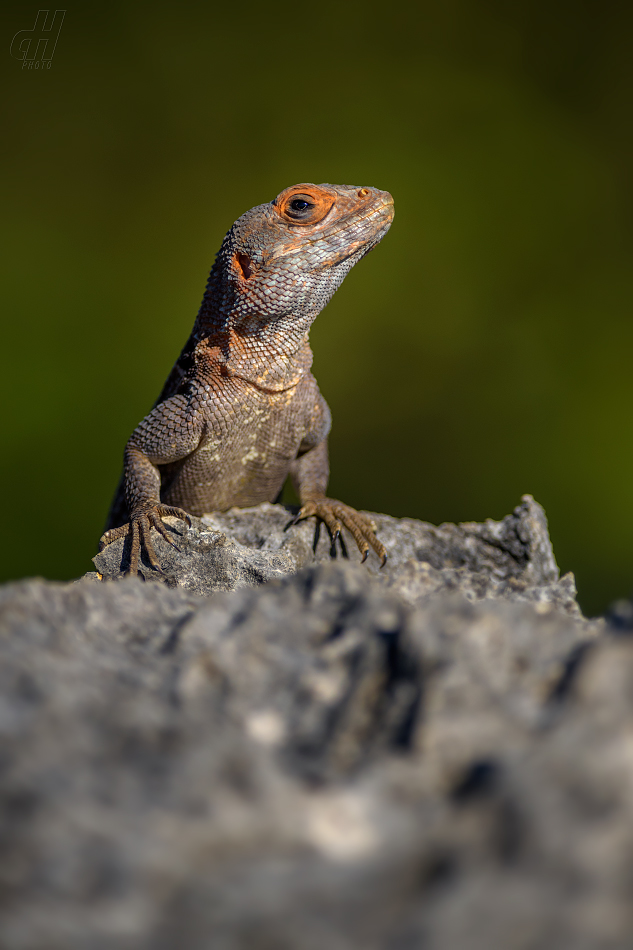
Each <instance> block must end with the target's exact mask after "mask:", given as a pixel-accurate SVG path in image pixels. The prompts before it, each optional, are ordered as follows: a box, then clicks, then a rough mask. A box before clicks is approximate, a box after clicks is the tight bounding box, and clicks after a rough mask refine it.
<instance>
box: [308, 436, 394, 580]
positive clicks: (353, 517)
mask: <svg viewBox="0 0 633 950" xmlns="http://www.w3.org/2000/svg"><path fill="white" fill-rule="evenodd" d="M329 474H330V466H329V462H328V450H327V438H325V439H323V440H322V441H321V442H319V443H318V444H317V445H316V446H314V448H312V449H309V450H308V451H307V452H306V453H305V454H304V455H300V456H299V457H298V458H297V459H295V461H294V462H293V463H292V465H291V467H290V476H291V478H292V482H293V485H294V487H295V491H296V492H297V494H298V496H299V501H300V502H301V510H300V511H299V512H298V513H297V515H296V516H295V518H293V520H292V521H291V522H290V524H291V525H292V524H296V523H297V522H298V521H302V520H303V519H304V518H311V517H313V516H314V517H316V518H318V519H319V521H323V522H325V525H326V527H327V529H328V531H329V532H330V537H331V539H332V550H333V551H335V550H336V549H335V544H336V540H337V538H339V537H340V535H341V528H342V527H345V528H347V530H348V531H349V532H350V534H351V535H352V537H353V538H354V540H355V541H356V544H357V545H358V550H359V551H360V553H361V554H362V561H361V563H362V562H364V561H365V560H366V559H367V555H368V554H369V550H370V548H373V550H374V551H375V552H376V554H377V555H378V557H379V558H380V559H381V567H384V565H385V564H386V562H387V551H386V549H385V546H384V544H382V543H381V542H380V541H379V540H378V538H377V537H376V526H375V525H374V524H373V522H371V521H370V520H369V518H367V517H366V515H362V514H361V513H360V512H359V511H356V510H355V509H354V508H350V506H349V505H346V504H344V503H343V502H342V501H337V500H336V499H335V498H328V497H327V496H326V494H325V492H326V488H327V483H328V478H329Z"/></svg>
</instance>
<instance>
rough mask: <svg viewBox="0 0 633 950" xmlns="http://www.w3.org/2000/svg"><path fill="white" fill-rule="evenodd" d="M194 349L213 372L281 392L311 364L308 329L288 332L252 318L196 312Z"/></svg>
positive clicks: (293, 383)
mask: <svg viewBox="0 0 633 950" xmlns="http://www.w3.org/2000/svg"><path fill="white" fill-rule="evenodd" d="M194 336H195V338H196V351H197V352H198V353H199V354H200V355H201V356H202V355H203V356H204V362H205V363H206V364H207V365H208V366H209V368H210V369H211V371H212V372H215V373H220V375H222V376H225V377H226V376H237V377H239V378H240V379H244V380H246V381H247V382H249V383H252V384H253V385H255V386H257V387H258V388H260V389H265V390H269V391H271V392H281V391H283V390H286V389H290V388H292V387H293V386H296V385H297V383H298V382H299V381H300V379H301V378H302V377H303V376H305V374H306V373H308V372H309V370H310V367H311V366H312V350H311V349H310V342H309V340H308V333H307V331H306V332H304V333H302V334H298V333H297V332H296V329H295V332H294V333H288V332H287V328H286V327H279V328H274V327H273V328H271V327H270V325H268V324H258V322H255V321H253V320H248V321H247V320H245V319H244V318H243V317H242V318H241V319H239V320H231V319H226V318H224V317H220V315H217V316H216V318H215V319H209V315H208V314H207V315H205V317H204V318H203V319H201V318H200V315H198V319H197V321H196V325H195V328H194Z"/></svg>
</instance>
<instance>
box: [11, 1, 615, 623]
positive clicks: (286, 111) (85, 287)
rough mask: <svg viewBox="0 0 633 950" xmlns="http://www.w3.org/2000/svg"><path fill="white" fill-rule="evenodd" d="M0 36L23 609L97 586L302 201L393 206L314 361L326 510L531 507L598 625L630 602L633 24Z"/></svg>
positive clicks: (599, 16) (474, 13)
mask: <svg viewBox="0 0 633 950" xmlns="http://www.w3.org/2000/svg"><path fill="white" fill-rule="evenodd" d="M36 11H37V6H29V5H27V4H19V5H17V4H16V5H11V4H5V5H4V8H3V12H2V22H3V34H4V50H5V51H4V54H3V57H2V61H3V74H4V84H5V86H4V88H5V93H4V96H3V98H2V110H3V113H4V115H3V129H4V132H5V136H4V141H5V149H4V151H3V156H2V163H3V166H4V167H3V175H2V179H3V186H2V187H3V191H4V195H3V201H2V205H3V211H4V214H3V232H2V235H3V240H2V269H3V277H4V279H3V292H2V299H3V301H4V319H3V328H2V337H1V344H0V352H1V353H2V370H1V374H0V386H1V387H2V404H3V414H2V419H3V425H2V443H1V444H2V455H3V462H2V467H1V469H0V470H1V472H2V497H3V502H4V503H3V519H2V520H3V534H4V538H5V540H4V543H3V544H2V545H1V553H0V559H1V563H0V575H1V577H2V579H8V578H15V577H21V576H24V575H31V574H39V575H43V576H45V577H50V578H70V577H74V576H77V575H79V574H81V573H83V572H84V571H86V570H88V569H90V567H91V564H90V557H91V556H92V555H93V554H94V552H95V549H96V543H97V539H98V537H99V534H100V532H101V529H102V526H103V522H104V519H105V516H106V512H107V508H108V505H109V502H110V498H111V495H112V493H113V490H114V488H115V485H116V482H117V479H118V475H119V468H120V462H121V454H122V450H123V446H124V444H125V441H126V439H127V437H128V435H129V434H130V432H131V431H132V429H133V428H134V427H135V426H136V424H137V423H138V422H139V420H140V419H141V418H142V416H143V415H144V414H145V413H146V412H147V411H148V410H149V408H150V407H151V405H152V403H153V401H154V399H155V397H156V395H157V394H158V392H159V390H160V388H161V386H162V383H163V382H164V379H165V377H166V375H167V373H168V371H169V369H170V367H171V365H172V363H173V361H174V359H175V358H176V356H177V355H178V353H179V351H180V347H181V345H182V344H183V342H184V340H185V338H186V336H187V334H188V332H189V330H190V328H191V325H192V323H193V320H194V317H195V314H196V311H197V308H198V305H199V302H200V299H201V296H202V291H203V288H204V283H205V280H206V276H207V272H208V269H209V267H210V265H211V262H212V260H213V256H214V254H215V252H216V250H217V248H218V246H219V244H220V242H221V240H222V237H223V235H224V233H225V231H226V230H227V229H228V227H229V226H230V225H231V223H232V222H233V220H234V219H235V218H236V217H237V216H238V215H239V214H241V213H242V212H243V211H245V210H246V209H248V208H250V207H251V206H253V205H255V204H259V203H261V202H263V201H267V200H270V199H271V198H273V197H274V195H275V194H276V193H277V192H279V191H280V190H281V189H282V188H284V187H285V186H287V185H290V184H293V183H295V182H301V181H313V182H322V181H330V182H344V183H349V184H358V185H377V186H378V187H380V188H386V189H388V190H390V191H391V192H392V194H393V195H394V198H395V203H396V218H395V222H394V225H393V227H392V229H391V232H390V233H389V235H388V236H387V238H386V239H385V241H384V242H383V244H381V246H380V247H379V248H378V249H377V250H376V251H375V252H374V253H372V254H371V255H370V256H369V257H368V258H367V259H365V260H364V261H362V262H361V263H360V264H359V265H358V266H357V267H356V268H355V269H354V271H353V272H352V273H351V275H350V276H349V277H348V278H347V280H346V281H345V284H344V285H343V287H342V289H341V290H340V291H339V293H338V294H337V295H336V296H335V298H334V300H333V301H332V303H331V304H330V305H329V306H328V308H327V310H326V311H325V313H324V314H322V316H321V317H319V319H318V320H317V322H316V324H315V326H314V329H313V331H312V343H313V348H314V351H315V373H316V376H317V378H318V380H319V383H320V385H321V389H322V391H323V393H324V395H325V396H326V398H327V400H328V401H329V403H330V406H331V408H332V412H333V417H334V427H333V432H332V437H331V458H332V478H331V483H330V489H331V493H332V494H333V495H334V496H338V497H341V498H343V499H345V500H346V501H347V502H349V503H350V504H352V505H355V506H356V507H359V508H368V509H372V510H377V511H385V512H389V513H390V514H393V515H398V516H401V515H409V516H413V517H416V518H422V519H424V520H427V521H431V522H435V523H437V522H441V521H447V520H449V521H463V520H482V519H485V518H486V517H492V518H500V517H502V516H503V515H505V514H507V513H508V512H509V511H511V510H512V508H513V507H514V506H515V505H516V504H517V503H518V501H519V499H520V496H521V494H522V493H524V492H531V493H532V494H533V495H534V496H535V498H536V499H537V500H538V501H540V502H541V503H542V504H543V505H544V506H545V509H546V511H547V514H548V517H549V521H550V529H551V534H552V538H553V541H554V548H555V552H556V555H557V558H558V561H559V564H560V566H561V569H563V570H573V571H574V572H575V573H576V577H577V582H578V586H579V591H580V601H581V603H582V605H583V607H584V608H585V609H586V610H587V611H589V612H590V613H596V612H599V611H601V610H602V609H604V607H605V606H606V605H607V603H608V602H609V601H610V600H611V599H613V598H614V597H617V596H621V595H624V594H628V593H629V592H630V591H631V589H632V588H633V491H632V487H633V486H632V481H633V479H632V478H631V470H632V467H633V443H632V439H631V430H632V424H631V415H632V413H633V373H632V372H631V348H632V343H633V322H632V320H631V303H632V302H633V277H632V268H631V244H632V243H633V242H632V230H633V229H632V224H631V221H632V215H631V211H632V207H631V206H632V189H631V177H630V168H631V163H630V159H631V144H632V133H631V94H632V92H633V80H632V72H631V52H630V50H631V35H632V33H631V30H632V27H633V22H632V21H633V14H632V11H633V7H631V6H630V5H626V4H623V3H608V2H600V3H597V2H595V3H589V2H582V0H576V2H574V3H571V2H563V3H560V2H559V3H557V4H552V3H551V0H548V2H544V0H530V2H527V0H519V2H514V3H512V4H510V3H500V2H496V0H442V2H441V3H438V2H436V3H424V2H423V3H420V4H418V5H416V6H415V7H413V6H410V7H407V6H406V5H400V4H386V3H385V4H381V5H379V6H375V7H372V6H370V5H367V4H357V3H347V4H341V3H329V2H325V3H320V4H318V5H314V6H310V7H307V6H306V7H302V6H299V5H290V4H285V5H284V4H273V5H265V4H254V3H250V4H249V3H242V4H239V5H232V6H231V5H223V6H219V5H218V6H215V5H214V6H212V5H209V4H205V5H201V4H194V3H187V2H181V3H179V4H177V5H176V4H163V3H151V4H149V3H148V4H142V3H135V4H128V5H125V6H119V5H117V4H112V3H109V4H102V5H101V6H100V7H99V8H96V7H95V8H94V9H92V10H90V9H89V8H84V9H78V8H72V7H71V8H69V9H68V12H67V14H66V19H65V22H64V25H63V27H62V31H61V34H60V37H59V42H58V45H57V49H56V52H55V55H54V59H53V63H52V67H51V69H50V70H47V71H44V72H42V71H30V72H29V71H26V70H23V69H22V68H21V67H22V64H21V63H20V62H19V61H17V60H15V59H12V58H11V57H10V56H9V46H10V42H11V38H12V36H13V35H14V34H15V33H16V32H17V31H18V30H22V29H30V28H31V27H32V26H33V23H34V20H35V14H36Z"/></svg>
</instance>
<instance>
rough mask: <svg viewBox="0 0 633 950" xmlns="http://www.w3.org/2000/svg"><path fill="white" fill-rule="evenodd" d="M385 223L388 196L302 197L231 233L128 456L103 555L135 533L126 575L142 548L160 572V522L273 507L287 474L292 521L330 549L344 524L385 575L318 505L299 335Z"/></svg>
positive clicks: (308, 191) (321, 428)
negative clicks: (295, 506) (315, 528)
mask: <svg viewBox="0 0 633 950" xmlns="http://www.w3.org/2000/svg"><path fill="white" fill-rule="evenodd" d="M392 220H393V199H392V198H391V195H390V194H389V193H388V192H386V191H379V190H378V189H377V188H360V187H356V186H351V185H312V184H301V185H294V186H292V187H291V188H287V189H286V190H285V191H282V192H281V194H280V195H278V196H277V198H275V200H274V201H272V202H270V203H269V204H263V205H259V206H258V207H256V208H252V209H251V210H250V211H247V212H246V214H243V215H242V216H241V218H238V220H237V221H236V222H235V224H234V225H233V227H232V228H231V230H230V231H229V232H228V234H227V235H226V237H225V238H224V241H223V243H222V247H221V248H220V250H219V252H218V255H217V257H216V260H215V263H214V265H213V268H212V270H211V274H210V275H209V280H208V282H207V287H206V291H205V294H204V298H203V301H202V305H201V307H200V311H199V313H198V317H197V319H196V323H195V325H194V328H193V331H192V333H191V336H190V337H189V340H188V341H187V343H186V344H185V347H184V349H183V351H182V353H181V354H180V357H179V359H178V361H177V362H176V364H175V366H174V368H173V370H172V372H171V374H170V376H169V379H168V380H167V382H166V384H165V387H164V389H163V392H162V393H161V395H160V398H159V399H158V402H157V403H156V405H155V406H154V408H153V410H152V411H151V412H150V413H149V415H148V416H146V417H145V418H144V419H143V421H142V422H141V423H140V425H139V426H138V428H137V429H135V431H134V432H133V433H132V435H131V437H130V440H129V442H128V443H127V446H126V449H125V463H124V471H123V478H122V482H121V485H120V487H119V492H118V494H117V496H116V497H115V499H114V502H113V505H112V509H111V511H110V517H109V520H108V528H109V530H107V531H106V533H105V534H104V535H103V537H102V538H101V548H103V547H104V546H105V545H106V544H109V543H110V542H111V541H114V540H115V539H116V538H120V537H124V536H126V535H127V534H129V533H131V535H132V544H131V556H130V573H133V574H135V573H137V571H138V562H139V556H140V552H141V546H142V547H143V548H144V549H145V552H146V555H147V558H148V560H149V562H150V564H151V565H152V567H154V568H155V569H156V570H160V564H159V561H158V558H157V557H156V554H155V552H154V549H153V546H152V542H151V537H150V529H151V528H152V527H154V528H155V529H156V530H157V531H158V532H159V533H160V534H161V535H162V536H163V537H164V538H165V540H166V541H169V543H170V544H173V543H174V541H173V538H172V536H171V534H170V533H169V532H168V531H167V529H166V526H165V525H164V524H163V522H162V520H161V519H162V517H163V516H164V515H175V516H176V517H178V518H183V519H185V520H188V514H187V513H188V512H189V513H191V514H195V515H203V514H204V513H205V512H208V511H222V510H225V509H227V508H230V507H232V506H233V505H237V506H242V507H246V506H250V505H258V504H260V502H263V501H274V500H275V499H276V498H277V496H278V494H279V492H280V490H281V488H282V486H283V484H284V481H285V480H286V478H287V476H288V475H290V476H291V478H292V480H293V482H294V485H295V488H296V490H297V494H298V495H299V499H300V501H301V506H302V507H301V510H300V511H299V514H298V515H297V517H296V518H295V519H294V521H295V522H296V521H298V520H301V519H303V518H310V517H312V516H314V517H316V518H317V519H318V521H317V524H320V522H321V521H323V522H325V524H326V526H327V528H328V530H329V532H330V535H331V537H332V542H333V544H334V542H335V540H336V538H337V537H338V536H339V535H340V531H341V526H342V525H344V526H345V527H346V528H347V529H348V530H349V531H350V532H351V534H352V536H353V537H354V539H355V541H356V543H357V545H358V548H359V550H360V552H361V554H362V555H363V560H364V559H365V558H366V557H367V553H368V551H369V549H370V547H371V548H373V550H374V551H375V552H376V554H377V555H378V556H379V557H380V558H382V560H383V563H384V560H385V559H386V552H385V549H384V546H383V545H382V544H381V543H380V541H379V540H378V539H377V537H376V535H375V530H374V526H373V524H372V523H371V522H370V521H369V520H368V519H367V518H366V517H365V516H363V515H361V514H359V513H358V512H357V511H355V510H354V509H353V508H350V507H348V506H347V505H344V504H343V503H342V502H340V501H336V500H334V499H332V498H328V497H327V496H326V488H327V482H328V476H329V464H328V452H327V436H328V432H329V430H330V412H329V409H328V407H327V403H326V402H325V400H324V399H323V396H322V395H321V393H320V392H319V389H318V386H317V383H316V380H315V378H314V376H313V375H312V373H311V372H310V366H311V364H312V351H311V350H310V345H309V342H308V331H309V329H310V326H311V324H312V322H313V320H314V319H315V317H316V316H317V315H318V314H319V313H320V311H321V310H322V309H323V308H324V307H325V305H326V304H327V302H328V301H329V300H330V298H331V297H332V295H333V294H334V292H335V291H336V290H337V288H338V287H339V286H340V284H341V283H342V281H343V279H344V277H345V275H346V274H347V273H348V272H349V271H350V270H351V268H352V267H353V266H354V264H355V263H356V262H357V261H359V260H360V259H361V257H363V256H364V255H365V254H366V253H367V251H369V250H370V249H371V248H372V247H374V246H375V245H376V244H378V242H379V241H380V240H381V239H382V238H383V237H384V235H385V234H386V233H387V231H388V229H389V227H390V225H391V222H392ZM128 518H129V522H128ZM122 522H126V523H122Z"/></svg>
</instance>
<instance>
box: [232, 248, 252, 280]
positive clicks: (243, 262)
mask: <svg viewBox="0 0 633 950" xmlns="http://www.w3.org/2000/svg"><path fill="white" fill-rule="evenodd" d="M233 263H234V264H235V266H236V268H237V270H238V272H239V274H240V276H241V277H243V278H244V280H248V278H249V277H250V276H251V274H252V273H253V262H252V261H251V259H250V257H249V256H248V254H244V253H243V252H242V251H236V253H235V255H234V257H233Z"/></svg>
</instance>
